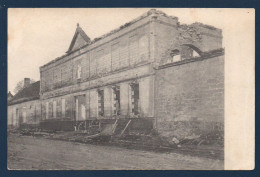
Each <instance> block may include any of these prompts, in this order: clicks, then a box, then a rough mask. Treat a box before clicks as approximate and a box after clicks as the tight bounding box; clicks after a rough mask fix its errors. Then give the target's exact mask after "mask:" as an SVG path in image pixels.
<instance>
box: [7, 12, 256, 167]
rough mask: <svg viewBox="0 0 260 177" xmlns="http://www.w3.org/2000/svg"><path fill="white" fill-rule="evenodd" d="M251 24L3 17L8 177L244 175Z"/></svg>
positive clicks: (239, 19) (235, 16) (220, 15)
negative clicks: (25, 176)
mask: <svg viewBox="0 0 260 177" xmlns="http://www.w3.org/2000/svg"><path fill="white" fill-rule="evenodd" d="M254 18H255V11H254V9H171V8H154V9H151V8H124V9H123V8H98V9H95V8H79V9H73V8H71V9H68V8H67V9H62V8H60V9H55V8H53V9H45V8H30V9H29V8H24V9H19V8H16V9H12V8H10V9H8V93H7V94H8V119H7V120H8V121H7V122H8V129H7V134H8V136H7V139H8V152H7V154H8V157H7V162H8V163H7V165H8V166H7V168H8V169H9V170H224V169H226V170H231V169H232V170H245V169H246V170H250V169H253V168H254V35H255V31H254V24H255V19H254ZM245 46H246V48H245ZM242 132H243V133H242ZM237 136H239V138H238V137H237Z"/></svg>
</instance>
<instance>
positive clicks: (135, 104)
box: [131, 83, 139, 115]
mask: <svg viewBox="0 0 260 177" xmlns="http://www.w3.org/2000/svg"><path fill="white" fill-rule="evenodd" d="M131 104H132V110H131V111H132V113H133V114H134V115H137V114H139V109H138V108H139V83H133V84H131Z"/></svg>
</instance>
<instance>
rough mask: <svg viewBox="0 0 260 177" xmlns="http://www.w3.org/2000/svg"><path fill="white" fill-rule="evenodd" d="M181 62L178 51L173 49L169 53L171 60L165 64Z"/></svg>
mask: <svg viewBox="0 0 260 177" xmlns="http://www.w3.org/2000/svg"><path fill="white" fill-rule="evenodd" d="M180 60H181V55H180V51H179V50H177V49H175V50H172V51H171V58H170V59H169V60H168V61H167V63H172V62H177V61H180Z"/></svg>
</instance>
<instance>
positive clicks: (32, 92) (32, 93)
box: [8, 81, 40, 105]
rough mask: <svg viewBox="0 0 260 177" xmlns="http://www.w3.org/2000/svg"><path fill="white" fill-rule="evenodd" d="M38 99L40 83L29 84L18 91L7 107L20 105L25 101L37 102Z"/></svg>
mask: <svg viewBox="0 0 260 177" xmlns="http://www.w3.org/2000/svg"><path fill="white" fill-rule="evenodd" d="M39 98H40V81H37V82H34V83H32V84H30V85H29V86H28V87H25V88H24V89H22V90H20V91H19V92H18V93H17V94H15V95H14V97H13V98H12V99H11V100H10V101H9V103H8V105H12V104H17V103H22V102H25V101H31V100H37V99H39Z"/></svg>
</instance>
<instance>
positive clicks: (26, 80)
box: [23, 78, 31, 88]
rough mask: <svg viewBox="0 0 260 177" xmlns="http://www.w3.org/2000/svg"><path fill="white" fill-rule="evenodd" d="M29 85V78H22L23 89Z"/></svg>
mask: <svg viewBox="0 0 260 177" xmlns="http://www.w3.org/2000/svg"><path fill="white" fill-rule="evenodd" d="M30 83H31V80H30V78H24V86H23V87H24V88H25V87H28V86H29V85H30Z"/></svg>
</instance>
